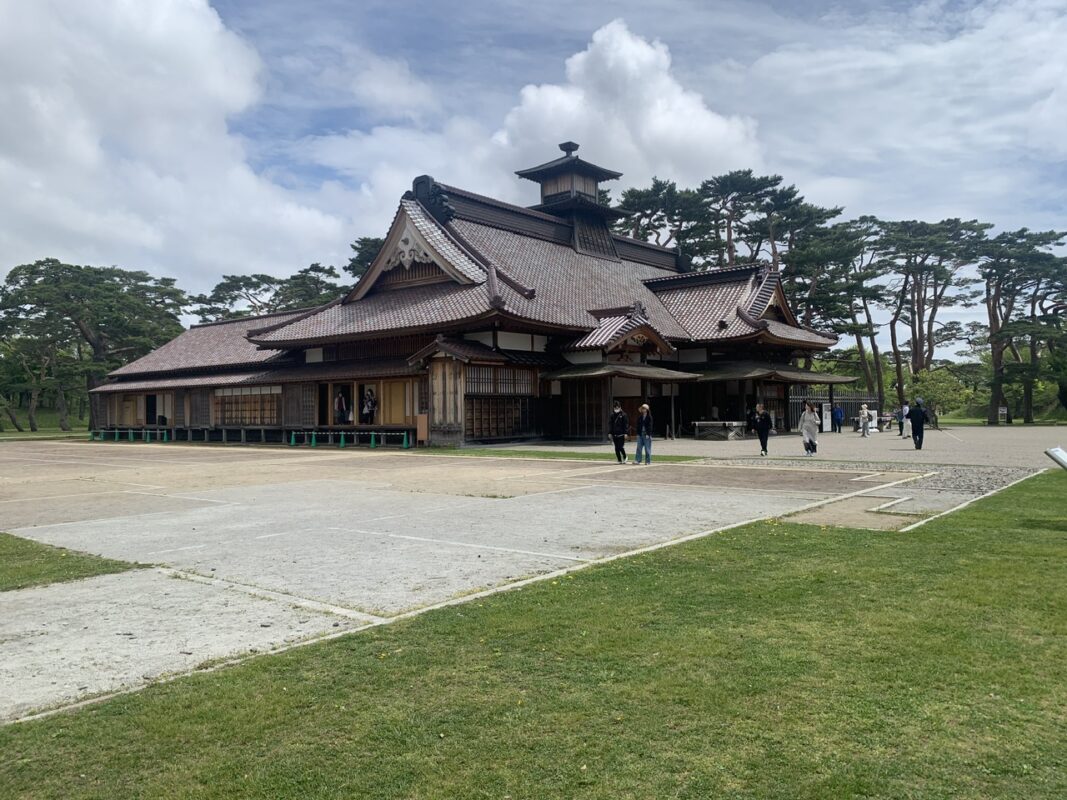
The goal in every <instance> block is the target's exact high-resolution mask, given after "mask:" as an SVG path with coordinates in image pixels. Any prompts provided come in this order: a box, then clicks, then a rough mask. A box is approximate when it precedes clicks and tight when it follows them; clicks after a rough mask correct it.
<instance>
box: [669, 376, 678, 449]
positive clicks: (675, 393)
mask: <svg viewBox="0 0 1067 800" xmlns="http://www.w3.org/2000/svg"><path fill="white" fill-rule="evenodd" d="M670 387H671V438H672V439H677V438H678V428H677V427H676V426H677V423H676V422H675V421H674V403H675V400H677V399H678V384H677V383H672V384H670Z"/></svg>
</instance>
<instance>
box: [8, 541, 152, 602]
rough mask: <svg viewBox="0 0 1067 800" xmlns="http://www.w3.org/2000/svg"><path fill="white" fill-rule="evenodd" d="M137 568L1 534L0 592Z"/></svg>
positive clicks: (120, 562) (123, 562)
mask: <svg viewBox="0 0 1067 800" xmlns="http://www.w3.org/2000/svg"><path fill="white" fill-rule="evenodd" d="M137 566H139V565H137V564H131V563H129V562H126V561H115V560H113V559H110V558H100V557H99V556H94V555H90V554H88V553H79V552H77V551H75V550H67V549H66V548H65V547H52V546H51V545H47V544H41V543H40V542H34V541H31V540H29V539H21V538H19V537H17V536H12V535H10V534H7V533H0V592H7V591H11V590H13V589H25V588H26V587H28V586H43V585H45V584H50V583H61V582H63V581H76V580H80V579H82V578H89V577H92V576H93V575H107V574H110V573H112V572H124V571H125V570H128V569H135V568H136V567H137Z"/></svg>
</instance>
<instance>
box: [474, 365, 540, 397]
mask: <svg viewBox="0 0 1067 800" xmlns="http://www.w3.org/2000/svg"><path fill="white" fill-rule="evenodd" d="M535 378H536V373H535V371H534V370H532V369H525V368H522V367H487V366H479V365H477V364H471V365H469V366H468V367H467V394H468V395H534V394H536V393H537V392H536V391H535V385H536V382H535Z"/></svg>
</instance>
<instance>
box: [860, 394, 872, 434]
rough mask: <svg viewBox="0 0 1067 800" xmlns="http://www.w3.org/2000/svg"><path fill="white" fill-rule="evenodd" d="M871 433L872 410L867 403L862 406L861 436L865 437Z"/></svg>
mask: <svg viewBox="0 0 1067 800" xmlns="http://www.w3.org/2000/svg"><path fill="white" fill-rule="evenodd" d="M870 435H871V412H870V411H868V410H867V404H866V403H864V404H863V405H861V406H860V436H862V437H863V438H864V439H867V438H869V437H870Z"/></svg>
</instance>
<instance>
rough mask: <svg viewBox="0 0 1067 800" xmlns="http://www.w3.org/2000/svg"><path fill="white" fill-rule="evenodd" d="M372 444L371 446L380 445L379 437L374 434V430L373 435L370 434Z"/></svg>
mask: <svg viewBox="0 0 1067 800" xmlns="http://www.w3.org/2000/svg"><path fill="white" fill-rule="evenodd" d="M370 446H371V447H377V446H378V442H377V439H376V438H375V434H374V432H373V431H372V432H371V435H370Z"/></svg>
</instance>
